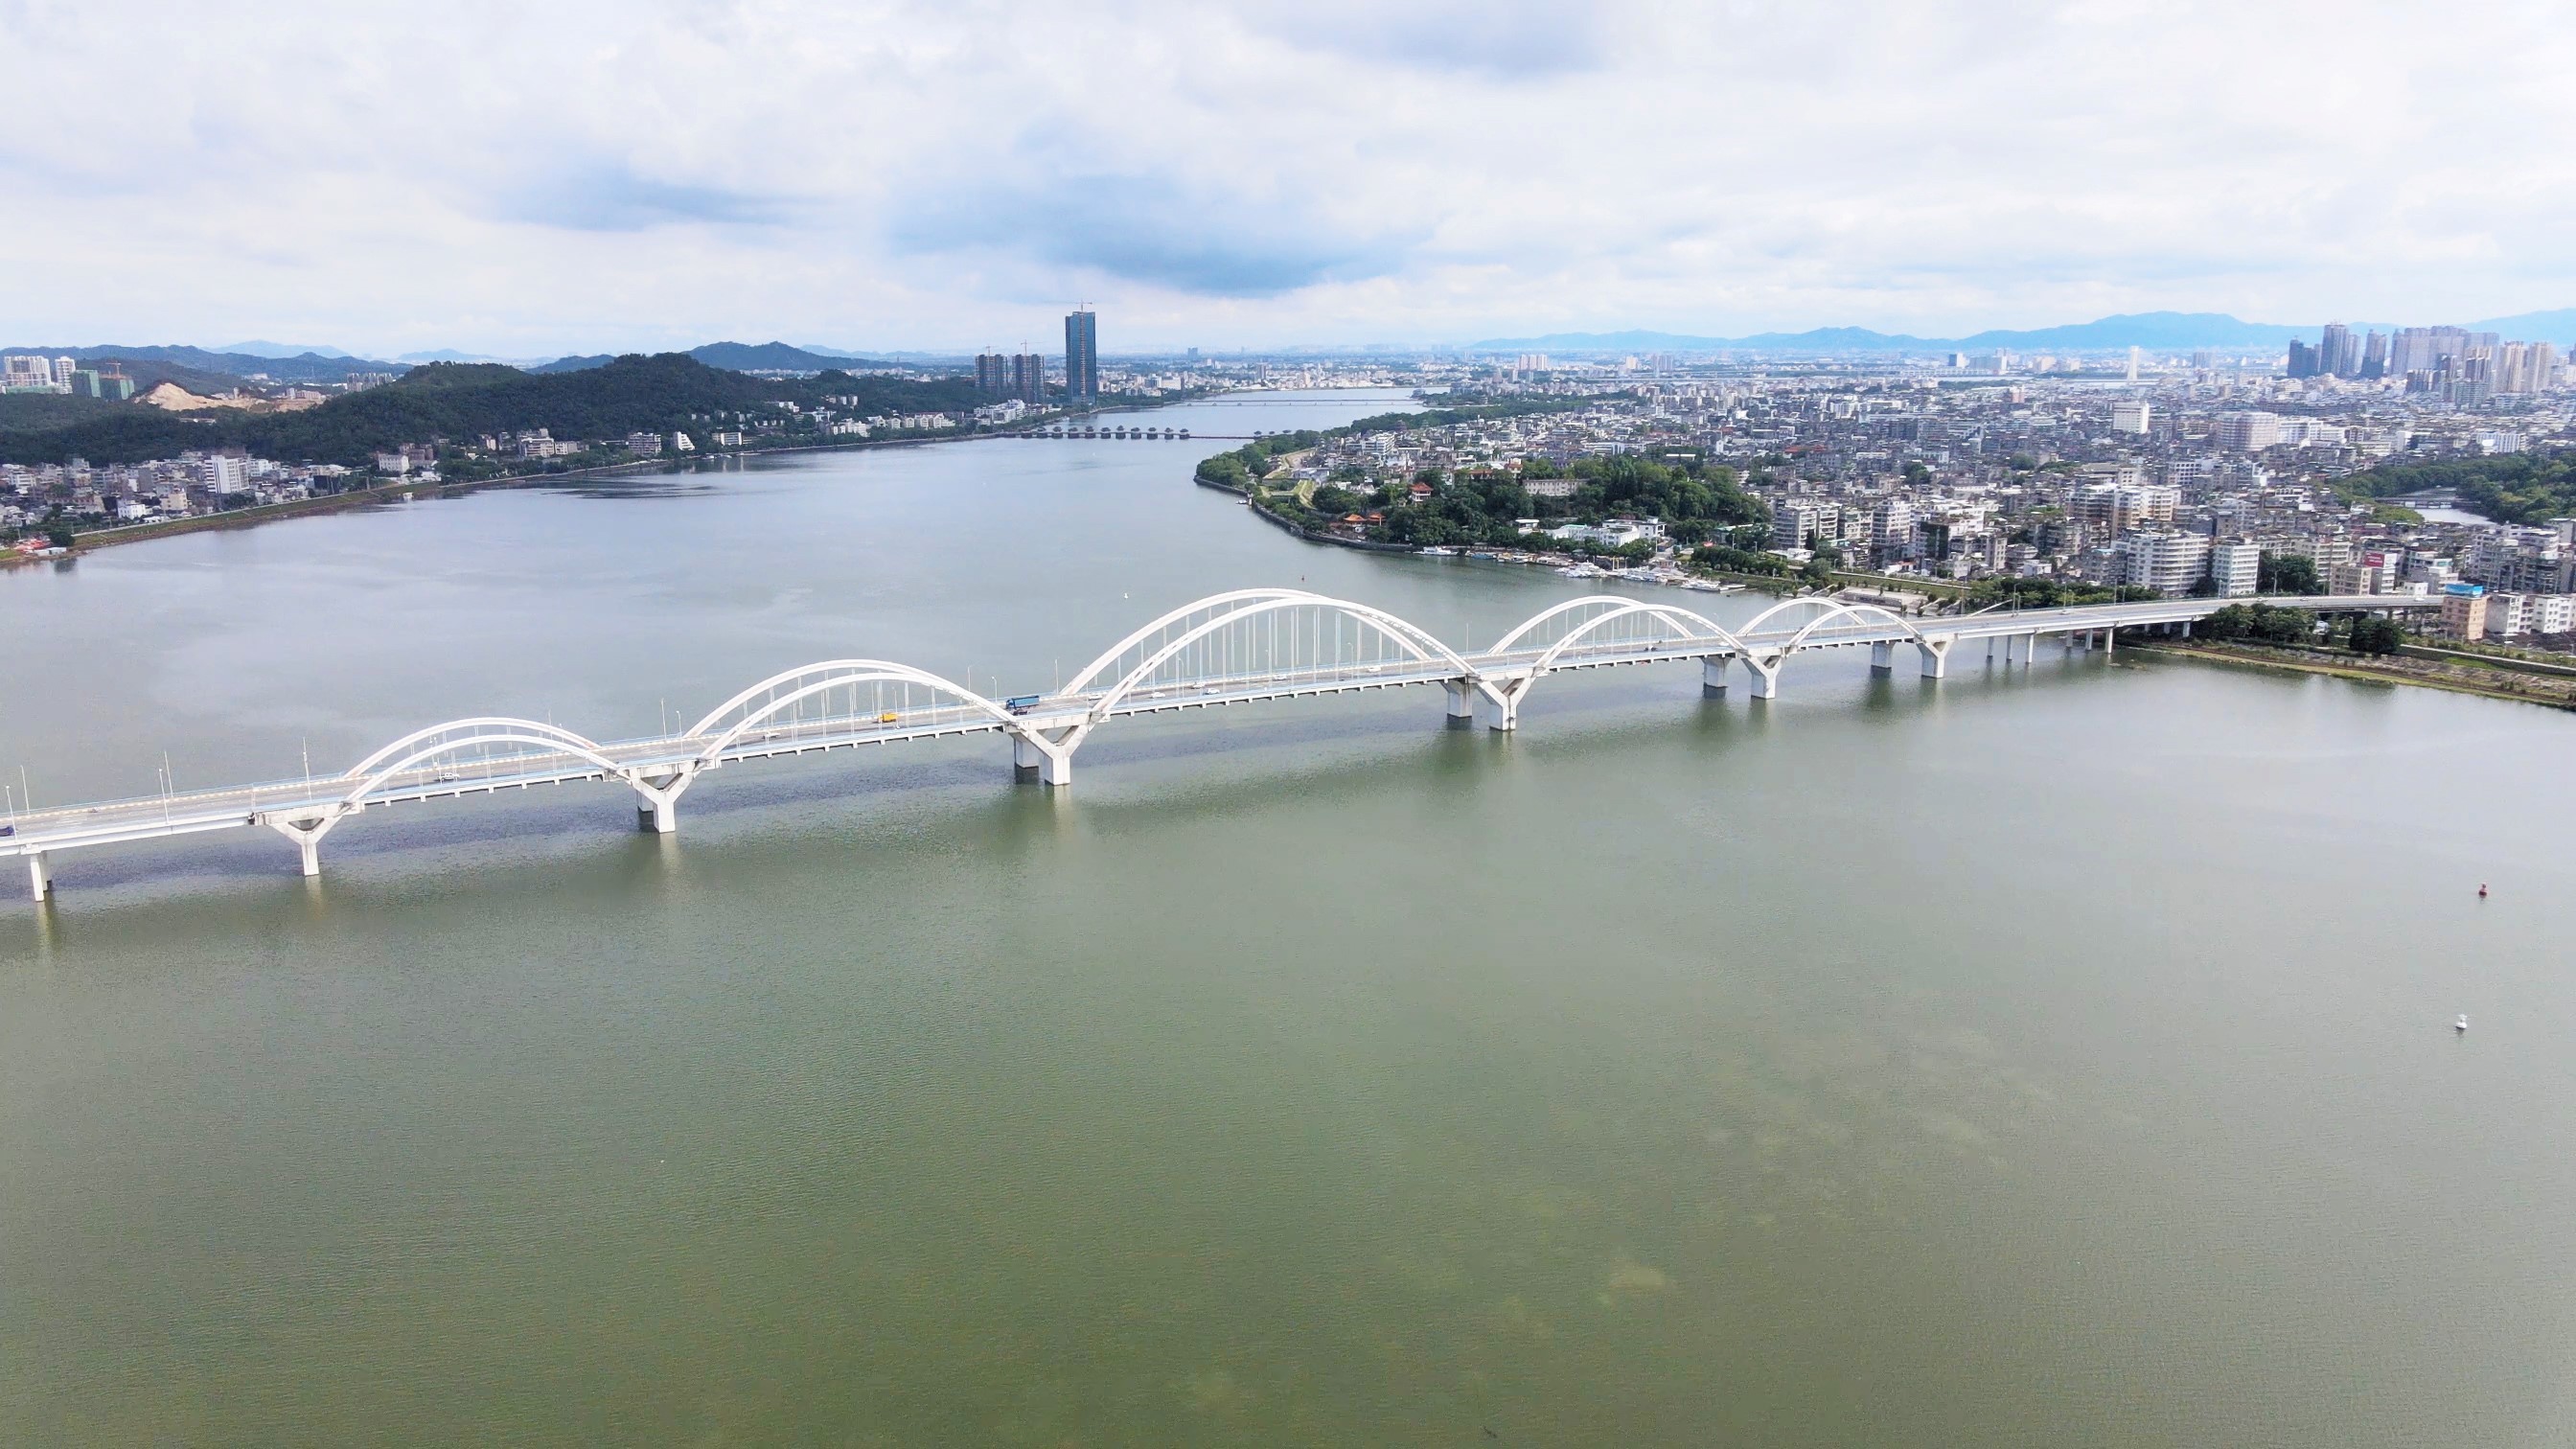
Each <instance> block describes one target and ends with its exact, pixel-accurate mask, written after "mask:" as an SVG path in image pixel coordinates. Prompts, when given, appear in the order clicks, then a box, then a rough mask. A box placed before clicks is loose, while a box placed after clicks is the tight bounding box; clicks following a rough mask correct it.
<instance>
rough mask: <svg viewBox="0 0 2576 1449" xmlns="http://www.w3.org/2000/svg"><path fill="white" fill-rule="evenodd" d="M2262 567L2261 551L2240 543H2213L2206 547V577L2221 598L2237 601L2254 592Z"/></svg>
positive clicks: (2255, 545) (2251, 545)
mask: <svg viewBox="0 0 2576 1449" xmlns="http://www.w3.org/2000/svg"><path fill="white" fill-rule="evenodd" d="M2262 567H2263V549H2262V547H2261V545H2259V544H2251V543H2244V542H2235V543H2215V544H2212V545H2210V548H2209V578H2210V582H2212V583H2214V584H2216V585H2218V596H2219V597H2220V598H2222V599H2241V598H2244V597H2246V596H2247V595H2249V594H2251V593H2253V592H2254V581H2255V576H2256V575H2257V574H2258V573H2259V572H2261V570H2262Z"/></svg>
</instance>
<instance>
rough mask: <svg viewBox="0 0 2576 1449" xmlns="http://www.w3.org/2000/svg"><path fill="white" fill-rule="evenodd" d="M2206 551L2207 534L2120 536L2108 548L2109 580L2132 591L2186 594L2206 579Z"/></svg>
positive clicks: (2208, 552) (2208, 554)
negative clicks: (2133, 589)
mask: <svg viewBox="0 0 2576 1449" xmlns="http://www.w3.org/2000/svg"><path fill="white" fill-rule="evenodd" d="M2210 552H2211V550H2210V543H2209V536H2208V535H2207V534H2200V533H2166V532H2153V533H2131V534H2124V535H2122V537H2121V538H2120V540H2119V541H2118V542H2117V543H2114V544H2113V545H2112V546H2111V559H2112V567H2113V571H2114V572H2113V577H2114V579H2115V580H2116V581H2117V582H2119V583H2121V584H2124V585H2127V586H2129V587H2132V588H2147V589H2154V590H2155V591H2156V592H2158V593H2160V594H2188V593H2190V592H2191V588H2192V585H2194V584H2197V583H2199V582H2200V581H2201V580H2202V579H2203V578H2206V577H2207V576H2208V574H2209V556H2210Z"/></svg>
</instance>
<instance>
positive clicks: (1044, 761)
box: [1011, 731, 1074, 785]
mask: <svg viewBox="0 0 2576 1449" xmlns="http://www.w3.org/2000/svg"><path fill="white" fill-rule="evenodd" d="M1073 747H1074V741H1073V739H1072V738H1071V737H1069V736H1068V737H1067V738H1065V739H1062V740H1049V739H1046V738H1044V737H1043V736H1041V735H1039V734H1037V733H1036V732H1034V731H1032V732H1030V733H1027V734H1020V733H1014V734H1012V736H1011V769H1012V773H1014V774H1016V775H1018V776H1019V777H1020V778H1021V779H1024V780H1025V779H1027V778H1029V777H1030V776H1032V775H1034V776H1036V777H1037V780H1038V783H1039V784H1042V785H1070V784H1072V783H1073Z"/></svg>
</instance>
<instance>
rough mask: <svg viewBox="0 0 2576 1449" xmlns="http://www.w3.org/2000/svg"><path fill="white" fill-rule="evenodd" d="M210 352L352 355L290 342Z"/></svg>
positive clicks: (243, 344)
mask: <svg viewBox="0 0 2576 1449" xmlns="http://www.w3.org/2000/svg"><path fill="white" fill-rule="evenodd" d="M209 350H211V351H214V352H230V353H235V354H238V355H240V356H243V357H302V356H304V355H305V354H307V353H311V354H312V355H313V356H315V357H347V356H350V355H351V354H349V353H346V352H342V351H341V350H340V349H339V348H336V347H307V346H298V345H296V344H294V343H289V342H228V343H226V344H224V345H223V346H221V347H217V348H212V349H209Z"/></svg>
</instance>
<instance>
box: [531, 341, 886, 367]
mask: <svg viewBox="0 0 2576 1449" xmlns="http://www.w3.org/2000/svg"><path fill="white" fill-rule="evenodd" d="M685 355H686V356H689V357H693V358H695V359H697V360H698V361H700V362H703V363H705V364H706V365H707V366H709V367H721V368H724V369H725V370H727V371H729V372H826V371H829V370H831V369H833V368H836V367H842V366H846V365H848V364H850V363H860V364H863V365H866V366H870V367H881V366H884V365H885V364H883V363H880V362H876V361H873V360H872V359H869V358H865V357H852V356H850V355H848V354H846V353H839V352H814V351H810V350H808V349H806V348H802V347H791V346H789V345H788V344H787V343H784V342H761V343H749V342H709V343H707V344H705V345H704V346H700V347H692V348H690V349H689V350H688V352H687V353H686V354H685ZM613 356H614V354H612V353H605V352H602V353H596V354H592V355H589V356H581V357H558V358H556V359H555V360H554V361H552V362H545V363H539V364H538V365H536V366H535V367H531V368H529V369H528V371H530V372H579V371H581V370H583V369H585V368H592V367H599V366H601V365H603V364H605V363H607V362H608V361H610V360H611V358H612V357H613Z"/></svg>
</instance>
